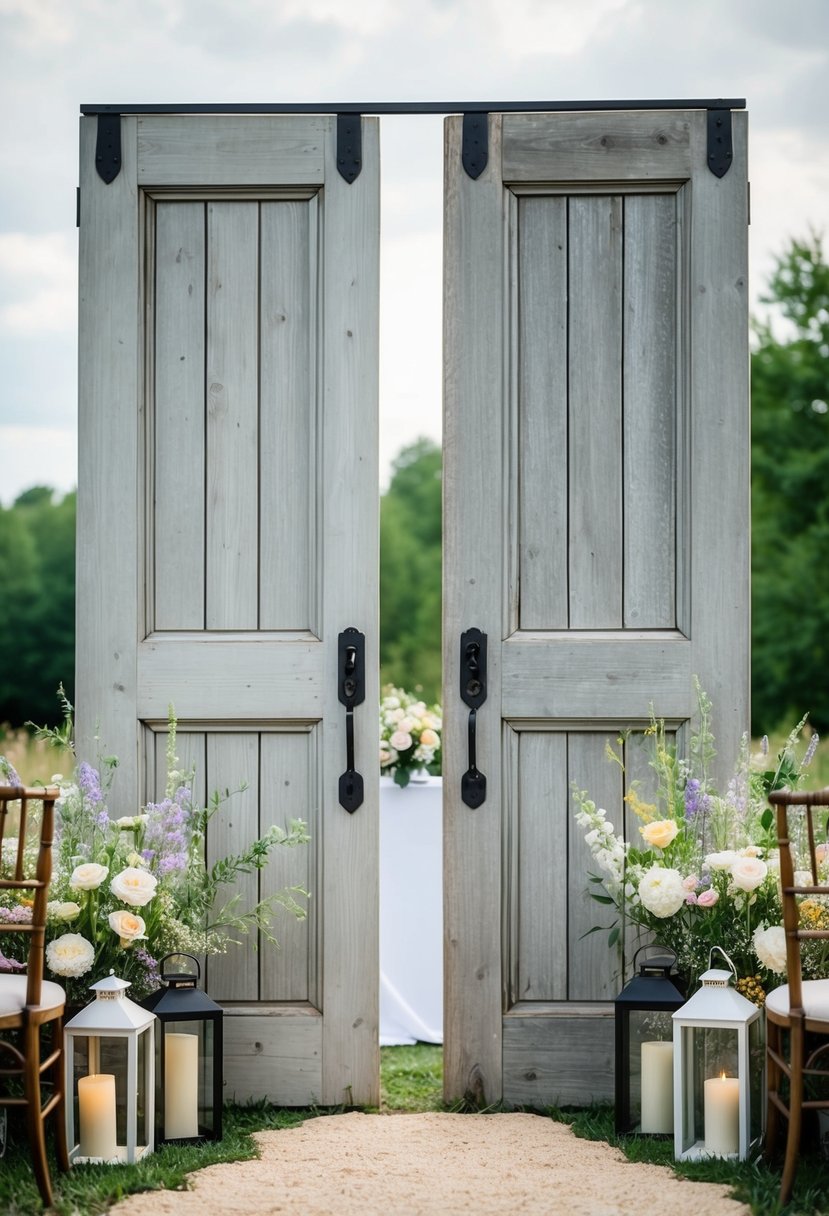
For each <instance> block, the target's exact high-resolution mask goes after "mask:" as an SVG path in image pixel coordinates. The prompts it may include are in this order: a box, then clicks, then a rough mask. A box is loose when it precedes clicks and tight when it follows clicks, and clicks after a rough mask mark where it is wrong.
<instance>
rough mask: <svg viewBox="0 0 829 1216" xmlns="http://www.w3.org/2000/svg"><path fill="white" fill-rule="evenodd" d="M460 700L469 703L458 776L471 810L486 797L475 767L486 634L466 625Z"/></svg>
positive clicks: (463, 638) (483, 677)
mask: <svg viewBox="0 0 829 1216" xmlns="http://www.w3.org/2000/svg"><path fill="white" fill-rule="evenodd" d="M460 682H461V700H462V701H463V702H464V704H465V705H468V706H469V721H468V727H467V730H468V753H469V768H468V769H467V770H466V772H465V773H464V775H463V776H462V777H461V798H462V799H463V801H464V802H465V803H466V805H467V806H468V807H471V808H472V810H473V811H474V810H477V808H478V807H479V806H481V805H482V804H483V803H484V802H485V801H486V777H485V776H484V774H483V773H482V772H481V771H480V770H479V768H478V757H477V734H476V732H477V724H478V710H479V709H480V707H481V706H482V705H483V703H484V701H485V700H486V634H485V633H481V631H480V629H467V630H466V632H465V633H462V634H461V665H460Z"/></svg>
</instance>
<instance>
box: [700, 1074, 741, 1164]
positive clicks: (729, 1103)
mask: <svg viewBox="0 0 829 1216" xmlns="http://www.w3.org/2000/svg"><path fill="white" fill-rule="evenodd" d="M704 1088H705V1097H704V1106H705V1148H706V1151H707V1152H709V1153H714V1154H715V1155H716V1156H717V1157H728V1156H729V1155H730V1154H731V1153H738V1152H739V1151H740V1082H739V1081H738V1079H737V1078H736V1077H727V1076H725V1074H723V1075H722V1076H720V1077H709V1079H708V1080H707V1081H706V1082H705V1087H704Z"/></svg>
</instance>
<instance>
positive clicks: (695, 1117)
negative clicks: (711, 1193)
mask: <svg viewBox="0 0 829 1216" xmlns="http://www.w3.org/2000/svg"><path fill="white" fill-rule="evenodd" d="M714 949H715V950H719V953H720V954H722V955H723V957H724V958H725V960H726V962H727V963H728V965H729V967H730V969H731V970H730V971H725V970H721V969H717V968H714V967H711V956H709V960H708V962H709V970H708V971H706V972H704V973H703V975H702V976H701V977H700V979H701V982H702V987H701V988H700V989H698V991H697V992H695V993H694V995H693V996H692V997H691V998H690V999H689V1000H688V1001H686V1002H685V1004H684V1005H683V1006H682V1008H681V1009H678V1010H677V1011H676V1013H674V1014H673V1024H674V1156H675V1157H676V1159H677V1161H694V1160H698V1159H700V1158H705V1157H733V1158H735V1159H739V1160H740V1161H744V1160H745V1159H746V1158H747V1157H748V1155H749V1153H750V1152H751V1151H752V1149H753V1148H755V1147H758V1146H759V1143H760V1139H761V1136H762V1130H763V1128H762V1119H763V1076H764V1069H765V1054H764V1051H763V1038H762V1020H761V1017H760V1010H759V1009H758V1007H757V1006H756V1005H753V1004H752V1003H751V1001H748V1000H746V998H745V997H744V996H742V995H741V994H740V993H739V992H737V991H736V989H735V988H733V987H732V986H731V979H732V976H733V977H734V978H736V974H737V973H736V969H735V967H734V964H733V963H732V962H731V959H730V958H729V957H728V955H727V954H726V953H725V951H724V950H721V949H720V948H719V946H715V947H714ZM713 953H714V950H712V951H711V955H713Z"/></svg>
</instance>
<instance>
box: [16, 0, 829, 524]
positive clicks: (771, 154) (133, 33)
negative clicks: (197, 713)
mask: <svg viewBox="0 0 829 1216" xmlns="http://www.w3.org/2000/svg"><path fill="white" fill-rule="evenodd" d="M827 61H829V3H827V0H788V2H787V3H781V2H780V0H474V3H473V0H353V2H352V3H350V4H345V3H343V2H342V0H0V101H1V102H2V111H3V113H4V115H5V118H4V122H3V125H2V130H0V164H2V168H3V172H2V175H0V366H2V369H3V376H2V387H1V388H0V503H2V504H3V505H5V506H8V505H10V504H11V502H13V500H14V498H15V497H16V496H17V495H18V494H19V493H20V492H21V491H22V490H24V489H26V488H28V487H29V486H31V485H35V484H39V485H50V486H53V487H54V488H55V489H56V490H57V491H59V492H65V491H66V490H69V489H71V488H72V487H73V486H74V485H75V480H76V468H77V464H76V445H77V431H76V420H77V387H76V382H77V358H76V341H77V339H76V327H77V299H76V297H77V230H76V228H75V187H76V185H77V181H78V169H77V158H78V150H77V144H78V115H79V107H80V105H81V104H82V103H84V104H86V103H89V104H95V103H122V104H142V103H150V102H152V103H170V102H177V103H185V102H187V103H194V102H196V103H198V102H201V103H208V102H210V103H216V102H231V101H234V102H328V101H331V102H336V101H346V102H347V101H352V102H353V101H361V102H362V101H366V102H397V101H447V102H449V101H454V102H474V101H539V100H565V99H566V100H587V99H608V100H624V99H628V98H665V99H670V98H708V97H745V98H746V99H747V108H748V110H749V131H750V144H749V176H750V178H751V219H752V224H751V229H750V236H749V241H750V244H749V249H750V274H751V300H752V307H753V309H754V310H755V311H759V310H761V309H762V305H761V303H760V302H759V300H760V297H761V295H762V293H763V289H764V284H765V282H766V280H767V278H768V274H769V271H770V269H771V267H772V266H773V263H774V258H775V256H776V255H778V254H779V253H781V252H782V250H783V249H784V248H785V246H786V244H787V242H788V241H789V240H790V239H791V238H792V237H799V236H805V235H807V234H808V232H809V231H810V229H816V230H817V231H823V230H824V229H826V228H827V218H829V119H827V114H829V62H827ZM381 132H382V136H381V140H382V142H381V173H382V245H381V266H382V269H381V363H380V428H381V432H380V433H381V442H380V484H381V487H382V486H384V485H385V484H387V481H388V477H389V468H390V463H391V461H392V459H393V458H394V456H395V455H396V454H397V452H398V451H399V450H400V448H401V447H402V446H404V445H405V444H409V443H411V442H413V441H414V440H415V439H416V438H417V437H418V436H420V435H426V436H430V437H432V438H434V439H435V440H438V441H439V439H440V413H441V372H440V359H441V350H440V333H441V241H442V235H441V224H442V197H441V196H442V172H443V169H442V159H443V157H442V119H441V118H440V117H436V116H429V117H387V118H383V119H381Z"/></svg>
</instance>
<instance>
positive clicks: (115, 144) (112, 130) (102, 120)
mask: <svg viewBox="0 0 829 1216" xmlns="http://www.w3.org/2000/svg"><path fill="white" fill-rule="evenodd" d="M95 168H96V169H97V170H98V176H99V177H101V178H103V180H104V181H105V182H106V184H107V185H109V184H110V182H114V181H115V179H116V177H117V176H118V174H119V173H120V172H121V115H120V114H99V115H98V137H97V140H96V143H95Z"/></svg>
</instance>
